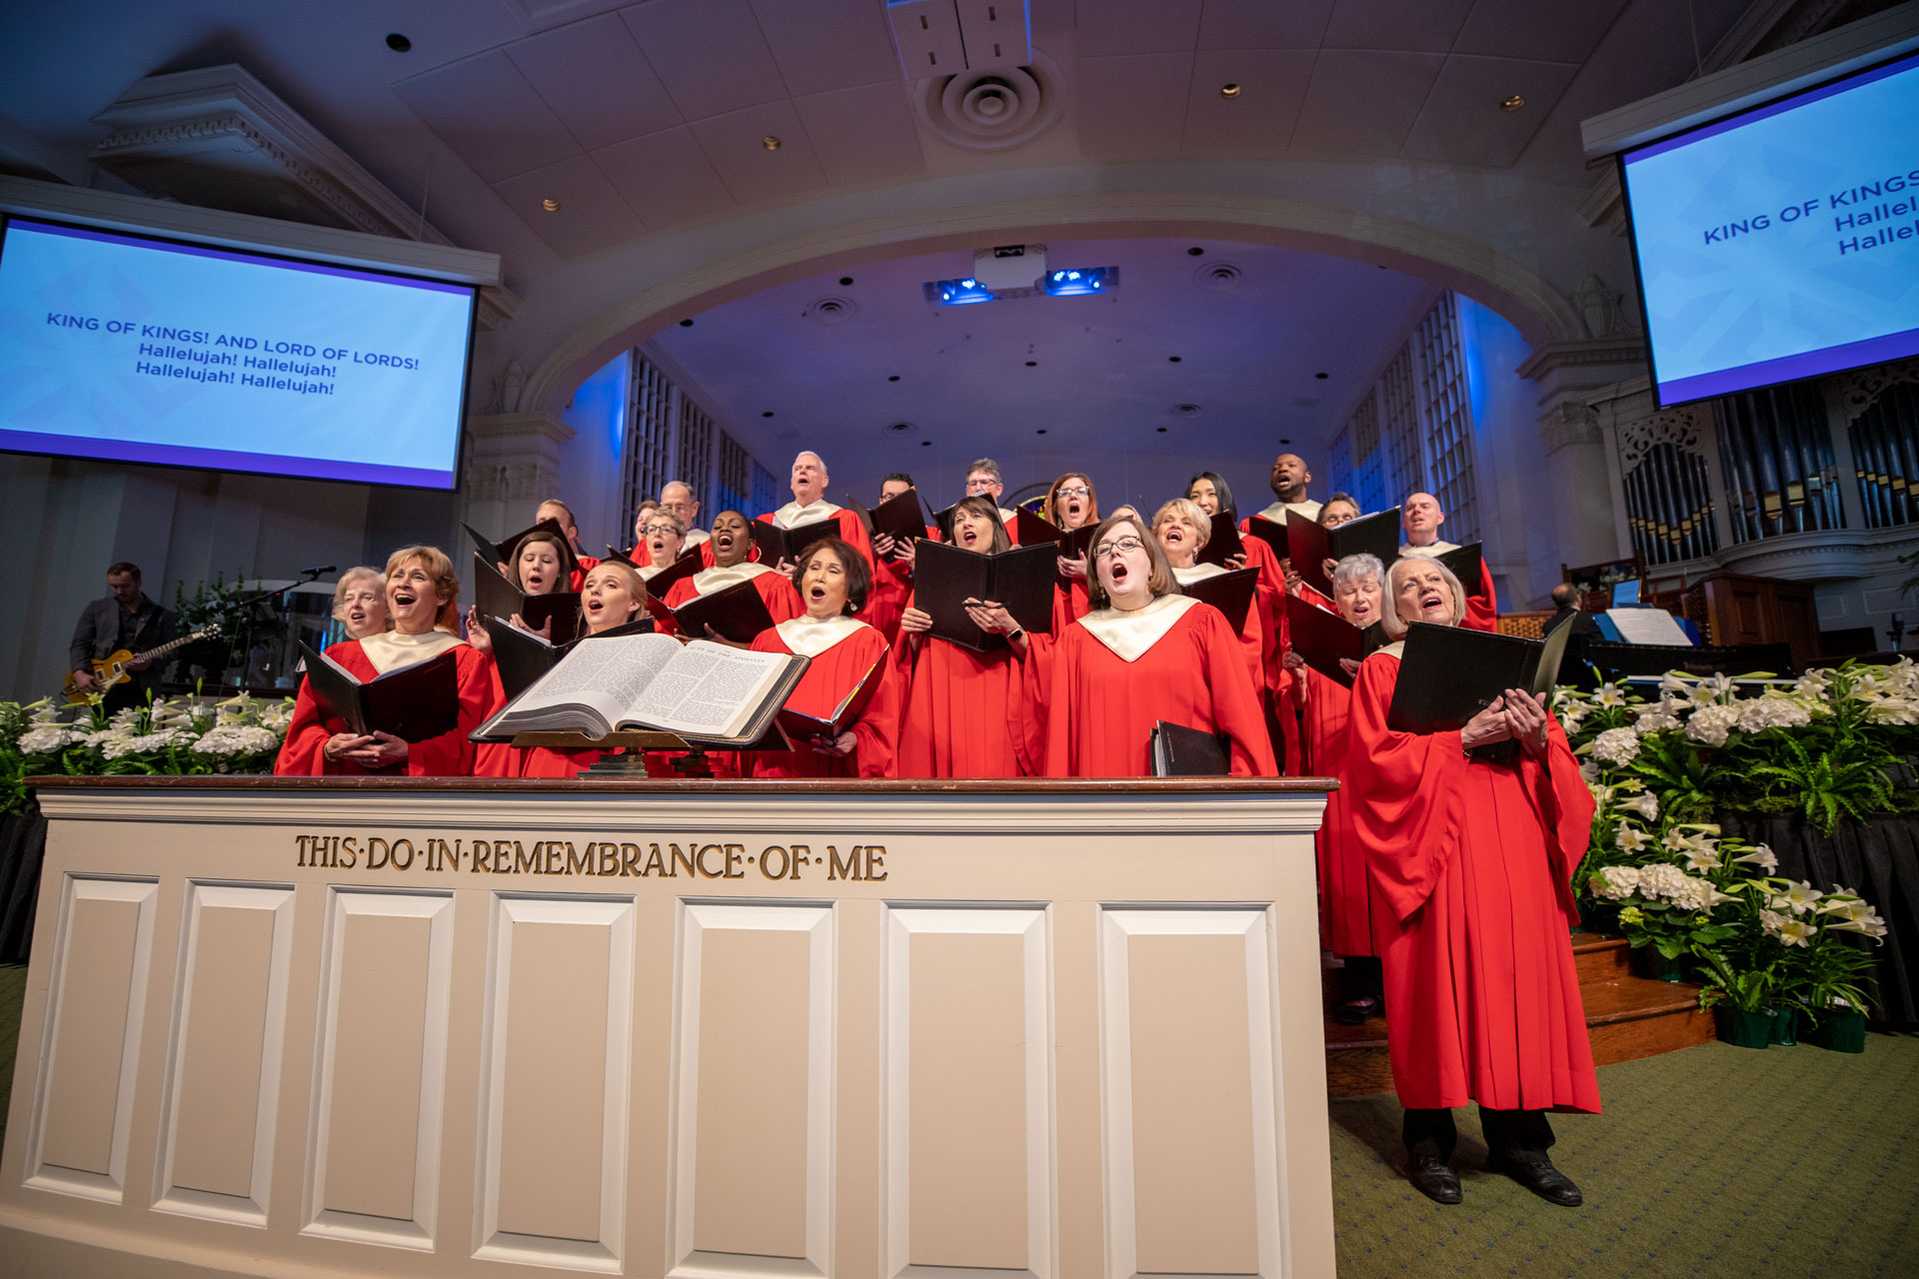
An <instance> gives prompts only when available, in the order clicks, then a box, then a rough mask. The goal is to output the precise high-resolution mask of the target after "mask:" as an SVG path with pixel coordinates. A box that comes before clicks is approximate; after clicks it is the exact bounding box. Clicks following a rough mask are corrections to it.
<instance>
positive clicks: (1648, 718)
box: [1634, 702, 1680, 736]
mask: <svg viewBox="0 0 1919 1279" xmlns="http://www.w3.org/2000/svg"><path fill="white" fill-rule="evenodd" d="M1634 713H1635V714H1636V715H1637V716H1638V718H1637V720H1636V721H1635V722H1634V727H1635V728H1637V729H1638V730H1639V732H1640V734H1641V735H1642V736H1643V735H1645V734H1647V733H1667V732H1671V731H1672V730H1673V729H1675V728H1678V727H1679V724H1680V719H1679V717H1678V716H1677V715H1675V714H1673V713H1672V711H1671V710H1670V709H1668V707H1667V705H1666V703H1664V702H1659V703H1656V704H1654V705H1651V706H1642V707H1640V708H1639V709H1638V710H1637V711H1636V712H1634Z"/></svg>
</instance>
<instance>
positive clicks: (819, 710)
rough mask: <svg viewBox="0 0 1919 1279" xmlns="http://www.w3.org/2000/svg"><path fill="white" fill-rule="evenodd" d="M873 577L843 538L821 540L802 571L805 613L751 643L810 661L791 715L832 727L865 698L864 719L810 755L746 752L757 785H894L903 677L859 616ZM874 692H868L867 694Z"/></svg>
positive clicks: (763, 649) (819, 743)
mask: <svg viewBox="0 0 1919 1279" xmlns="http://www.w3.org/2000/svg"><path fill="white" fill-rule="evenodd" d="M871 586H872V576H871V573H870V571H869V570H868V569H867V567H866V559H865V557H864V556H862V555H861V554H860V553H859V552H858V551H857V550H855V549H854V548H853V547H851V546H849V545H848V544H847V543H845V542H843V541H841V540H840V539H839V538H837V537H828V538H822V539H821V540H820V541H818V542H815V543H814V544H813V545H812V546H811V547H809V548H808V549H807V552H806V556H805V558H804V559H803V560H802V561H801V563H800V569H799V587H800V601H801V603H802V604H803V605H804V606H805V609H806V611H805V613H803V614H801V615H800V616H799V617H794V618H788V619H787V620H786V621H783V622H781V623H779V625H777V626H775V627H774V628H773V629H772V630H770V631H763V632H762V633H761V634H760V637H759V638H758V639H756V640H754V641H753V649H754V651H755V652H760V653H794V654H798V655H800V656H802V657H807V658H810V659H811V660H810V661H809V662H808V664H807V667H806V673H805V674H804V675H802V676H801V677H800V682H799V685H798V686H797V687H796V688H794V690H793V693H792V695H791V696H790V697H788V698H787V699H786V709H788V710H793V711H798V712H800V713H801V714H805V715H812V716H815V717H817V718H820V719H831V718H832V717H833V714H834V712H835V711H836V710H838V709H839V708H840V707H842V706H845V705H846V703H847V699H848V698H855V697H858V696H866V697H867V698H868V700H867V703H866V706H865V709H864V710H862V711H861V712H860V715H859V718H858V719H856V720H855V721H854V722H853V725H852V727H850V728H848V729H847V730H846V731H845V732H843V733H841V734H839V736H837V737H834V738H832V739H831V740H820V741H817V742H815V743H813V745H812V748H811V749H810V750H794V751H743V752H741V757H742V760H743V761H744V762H745V764H746V765H747V766H749V767H750V768H751V769H752V773H753V776H755V777H891V776H892V775H893V760H894V751H895V748H896V743H897V737H898V731H899V718H900V694H899V672H898V670H897V669H896V668H895V667H894V664H893V663H892V662H890V661H888V660H887V643H886V637H885V636H883V635H881V634H880V633H879V632H878V631H876V630H874V629H873V628H872V627H871V626H868V625H867V624H866V623H865V622H862V621H859V620H858V619H857V618H855V617H854V616H853V615H854V614H855V613H858V612H859V611H860V609H861V608H862V607H863V606H864V605H865V603H866V597H867V592H868V590H869V589H870V588H871ZM869 686H870V689H869Z"/></svg>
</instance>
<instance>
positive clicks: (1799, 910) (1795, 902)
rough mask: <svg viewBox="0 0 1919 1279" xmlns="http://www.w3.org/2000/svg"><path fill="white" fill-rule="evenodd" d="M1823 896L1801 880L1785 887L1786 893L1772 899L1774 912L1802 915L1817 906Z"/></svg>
mask: <svg viewBox="0 0 1919 1279" xmlns="http://www.w3.org/2000/svg"><path fill="white" fill-rule="evenodd" d="M1824 896H1825V894H1824V893H1822V892H1820V891H1819V890H1818V889H1816V888H1814V887H1813V886H1812V885H1811V884H1808V883H1807V882H1805V881H1804V880H1803V879H1802V880H1798V881H1796V882H1795V883H1793V884H1791V885H1790V886H1788V887H1787V889H1786V891H1785V892H1783V893H1780V894H1779V895H1778V896H1776V897H1774V898H1773V899H1772V906H1773V909H1774V910H1789V911H1791V912H1792V913H1793V914H1795V915H1803V914H1805V913H1806V912H1807V911H1809V910H1811V909H1812V908H1813V907H1814V906H1816V905H1818V904H1819V899H1820V898H1821V897H1824Z"/></svg>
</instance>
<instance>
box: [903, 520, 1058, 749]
mask: <svg viewBox="0 0 1919 1279" xmlns="http://www.w3.org/2000/svg"><path fill="white" fill-rule="evenodd" d="M952 527H953V544H954V545H955V546H957V547H959V548H960V549H961V550H965V551H972V552H973V553H975V554H979V555H987V554H991V553H993V552H995V551H1003V550H1006V549H1007V547H1008V545H1009V542H1008V540H1007V536H1006V526H1005V524H1003V523H1002V522H1001V521H1000V515H999V508H998V506H997V504H996V503H995V502H994V501H993V498H992V497H991V496H990V495H988V494H980V495H977V496H974V497H969V498H964V499H962V500H961V501H960V502H959V504H958V505H956V506H955V507H954V508H953V525H952ZM967 615H968V616H969V617H971V618H972V620H973V623H974V625H976V626H978V627H979V628H980V629H981V630H983V631H986V632H989V633H991V634H998V635H1004V636H1005V637H1006V647H1004V648H997V649H992V650H989V651H986V652H976V651H974V650H973V649H970V648H966V647H963V646H962V645H959V644H955V643H952V642H951V641H949V640H944V639H940V638H939V637H938V636H935V635H929V634H927V632H928V631H930V630H931V629H932V626H933V618H932V616H931V614H929V613H927V612H925V611H924V610H923V609H920V608H918V607H916V606H915V604H914V602H913V601H912V600H911V599H909V600H908V601H907V605H906V610H905V612H903V613H902V614H900V640H899V645H898V648H897V660H898V661H899V663H900V666H901V670H902V673H904V674H905V675H906V676H907V692H906V710H905V713H904V715H903V716H902V718H901V723H900V737H899V762H898V776H900V777H1027V776H1032V775H1033V774H1035V773H1036V772H1038V767H1037V765H1038V763H1039V761H1038V759H1037V758H1036V757H1035V755H1034V753H1033V752H1032V749H1031V747H1032V746H1033V745H1034V744H1036V743H1037V740H1038V734H1037V732H1036V730H1035V729H1034V727H1033V725H1032V723H1031V722H1030V721H1031V720H1032V717H1033V708H1032V707H1031V706H1030V705H1029V703H1028V701H1027V688H1026V680H1025V677H1024V669H1025V662H1026V658H1027V653H1028V649H1029V637H1028V636H1027V634H1026V632H1025V631H1024V630H1023V629H1022V628H1021V627H1020V625H1019V623H1018V622H1016V621H1014V620H1013V617H1012V615H1011V614H1010V613H1008V612H1007V611H1006V610H1005V609H1004V608H1002V607H1000V606H999V604H998V603H997V602H996V601H993V600H980V601H978V602H977V603H976V604H974V605H969V606H968V608H967Z"/></svg>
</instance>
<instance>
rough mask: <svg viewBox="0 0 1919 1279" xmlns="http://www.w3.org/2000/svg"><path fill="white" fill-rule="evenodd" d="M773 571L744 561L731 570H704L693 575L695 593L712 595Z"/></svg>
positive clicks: (715, 567) (717, 568)
mask: <svg viewBox="0 0 1919 1279" xmlns="http://www.w3.org/2000/svg"><path fill="white" fill-rule="evenodd" d="M773 571H774V570H773V569H772V568H771V567H770V566H768V565H765V564H755V563H753V562H752V561H751V560H742V561H741V562H740V563H738V564H735V565H732V566H731V567H729V568H721V567H719V566H718V565H715V566H714V567H712V568H703V569H701V570H700V571H699V572H697V573H695V574H693V593H694V594H695V595H711V594H712V593H713V592H714V591H719V590H724V589H726V588H727V587H729V586H731V585H733V584H734V583H735V582H750V581H752V580H753V579H754V578H756V577H758V576H759V575H760V574H762V573H771V572H773Z"/></svg>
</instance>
